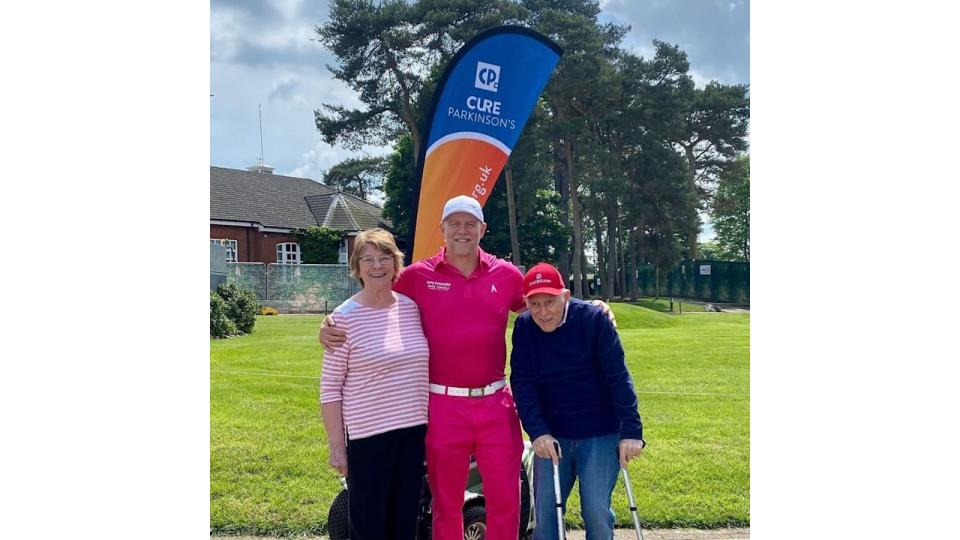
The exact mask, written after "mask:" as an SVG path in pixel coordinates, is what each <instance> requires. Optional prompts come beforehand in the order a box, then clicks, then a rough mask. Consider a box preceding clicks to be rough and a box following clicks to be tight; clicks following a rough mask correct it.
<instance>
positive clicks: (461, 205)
mask: <svg viewBox="0 0 960 540" xmlns="http://www.w3.org/2000/svg"><path fill="white" fill-rule="evenodd" d="M457 212H466V213H468V214H470V215H472V216H473V217H475V218H477V219H479V220H480V221H481V222H483V209H482V208H480V202H479V201H477V200H476V199H474V198H473V197H470V196H467V195H457V196H456V197H454V198H452V199H450V200H449V201H447V204H445V205H443V216H442V217H441V218H440V221H443V220H445V219H447V216H449V215H450V214H456V213H457Z"/></svg>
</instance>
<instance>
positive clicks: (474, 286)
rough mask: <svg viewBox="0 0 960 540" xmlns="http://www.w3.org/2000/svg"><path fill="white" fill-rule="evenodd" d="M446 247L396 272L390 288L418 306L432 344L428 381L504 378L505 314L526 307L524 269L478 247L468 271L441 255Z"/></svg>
mask: <svg viewBox="0 0 960 540" xmlns="http://www.w3.org/2000/svg"><path fill="white" fill-rule="evenodd" d="M445 253H446V248H443V249H441V250H440V253H438V254H437V255H434V256H433V257H429V258H427V259H423V260H421V261H417V262H415V263H413V264H412V265H410V266H409V267H407V268H405V269H404V270H403V271H402V272H400V276H399V278H398V279H397V282H396V283H395V284H394V286H393V290H395V291H397V292H399V293H402V294H405V295H407V296H409V297H410V298H412V299H413V301H414V302H416V303H417V305H418V306H419V307H420V318H421V320H422V321H423V333H424V334H425V335H426V336H427V342H428V343H429V344H430V382H432V383H435V384H443V385H447V386H459V387H479V386H485V385H488V384H490V383H492V382H495V381H498V380H500V379H503V378H504V368H505V366H506V361H507V343H506V337H505V334H506V330H507V317H508V315H509V312H510V311H519V310H520V309H522V308H523V307H524V302H523V274H521V273H520V270H519V269H518V268H517V267H516V266H514V265H512V264H510V263H509V262H507V261H504V260H502V259H498V258H497V257H495V256H493V255H490V254H489V253H486V252H484V251H483V250H482V249H481V250H480V264H479V265H477V268H476V269H475V270H474V271H473V273H472V274H470V275H469V276H464V275H463V274H462V273H460V270H458V269H457V268H456V267H455V266H453V265H451V264H448V263H447V262H445V261H444V255H445Z"/></svg>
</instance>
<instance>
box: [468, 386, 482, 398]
mask: <svg viewBox="0 0 960 540" xmlns="http://www.w3.org/2000/svg"><path fill="white" fill-rule="evenodd" d="M468 395H469V396H470V397H483V388H482V387H481V388H471V389H470V393H469V394H468Z"/></svg>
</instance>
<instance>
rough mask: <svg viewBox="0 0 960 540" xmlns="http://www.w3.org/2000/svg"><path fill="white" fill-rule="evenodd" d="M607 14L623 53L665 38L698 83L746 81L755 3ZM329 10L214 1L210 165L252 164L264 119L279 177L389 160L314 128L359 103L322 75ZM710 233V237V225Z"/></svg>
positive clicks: (614, 5)
mask: <svg viewBox="0 0 960 540" xmlns="http://www.w3.org/2000/svg"><path fill="white" fill-rule="evenodd" d="M601 7H602V14H601V20H603V21H604V22H615V23H617V24H621V25H628V26H630V28H631V30H630V32H629V33H628V34H627V36H626V37H625V39H624V42H623V44H622V46H623V47H624V48H625V49H630V50H633V51H634V52H636V53H638V54H640V55H643V56H646V57H650V56H652V54H653V41H652V40H653V39H659V40H661V41H666V42H669V43H673V44H677V45H679V46H680V48H681V49H683V50H684V51H686V53H687V55H688V57H689V60H690V66H691V70H690V71H691V75H692V76H693V78H694V80H695V81H696V83H697V84H698V85H700V86H702V85H703V84H705V83H707V82H709V81H711V80H717V81H719V82H721V83H724V84H735V83H749V82H750V18H749V8H750V2H749V0H746V1H743V0H738V1H720V0H642V1H638V0H607V1H602V2H601ZM327 10H328V8H327V2H326V1H303V0H275V1H253V0H249V1H248V0H212V2H211V4H210V94H212V96H211V97H210V164H211V165H216V166H220V167H229V168H235V169H242V168H245V167H247V166H250V165H254V164H256V163H257V161H258V159H259V157H260V150H261V140H260V122H261V121H262V126H263V159H264V163H265V164H267V165H270V166H272V167H274V168H275V171H274V172H275V173H276V174H284V175H289V176H299V177H306V178H312V179H314V180H321V179H322V177H323V171H325V170H327V169H329V168H330V167H331V166H333V165H336V164H337V163H339V162H341V161H343V160H344V159H347V158H349V157H354V156H359V155H383V154H387V153H389V151H390V149H389V148H388V147H369V148H364V149H363V150H361V151H358V152H354V151H349V150H347V149H345V148H342V147H332V146H330V145H328V144H326V143H325V142H323V138H322V136H321V135H320V133H319V132H318V131H317V129H316V126H315V124H314V115H313V112H314V110H315V109H318V108H320V106H321V104H323V103H331V104H339V105H344V106H347V107H357V106H360V102H359V100H358V99H357V98H356V96H355V95H354V93H353V91H352V90H350V89H349V88H348V87H347V86H346V85H345V84H343V83H342V82H340V81H338V80H336V79H334V78H333V76H332V75H331V74H330V72H329V70H328V69H327V68H326V65H328V64H334V63H335V58H334V57H333V56H332V55H331V54H330V52H328V51H327V50H326V49H324V47H323V46H322V45H321V44H320V43H319V42H317V41H314V40H313V39H314V38H315V37H316V32H315V30H314V29H315V27H316V26H317V25H320V24H323V23H324V22H325V21H326V20H327ZM258 107H259V112H260V117H258ZM261 119H262V120H261ZM704 234H705V239H706V238H709V237H712V230H711V228H710V227H709V226H707V227H705V230H704Z"/></svg>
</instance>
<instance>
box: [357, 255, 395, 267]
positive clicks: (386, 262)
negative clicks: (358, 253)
mask: <svg viewBox="0 0 960 540" xmlns="http://www.w3.org/2000/svg"><path fill="white" fill-rule="evenodd" d="M373 261H377V262H378V263H380V266H390V265H392V264H393V257H392V256H390V255H381V256H379V257H360V264H362V265H364V266H370V265H372V264H373Z"/></svg>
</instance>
